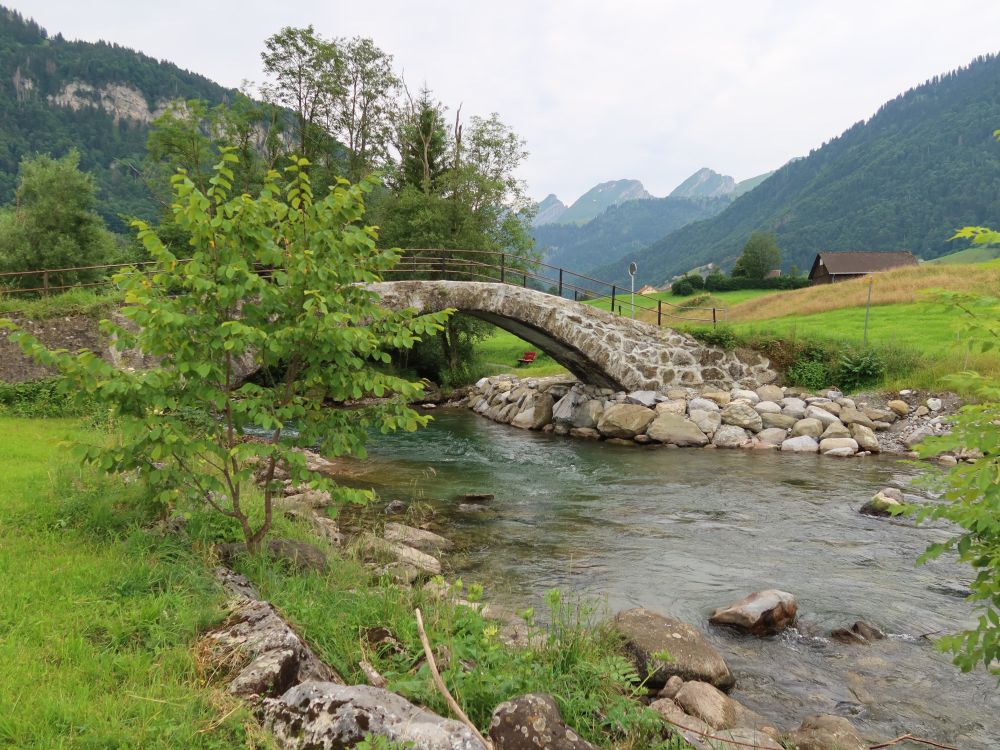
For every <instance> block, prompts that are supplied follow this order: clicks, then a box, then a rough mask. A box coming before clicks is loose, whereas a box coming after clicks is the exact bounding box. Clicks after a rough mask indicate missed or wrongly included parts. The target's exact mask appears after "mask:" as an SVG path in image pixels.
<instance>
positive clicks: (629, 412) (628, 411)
mask: <svg viewBox="0 0 1000 750" xmlns="http://www.w3.org/2000/svg"><path fill="white" fill-rule="evenodd" d="M655 417H656V412H655V411H653V410H652V409H647V408H646V407H645V406H639V405H637V404H614V405H613V406H609V407H608V408H607V409H605V410H604V413H603V414H602V415H601V419H600V421H599V422H598V423H597V430H598V431H599V432H600V433H601V434H602V435H604V437H609V438H634V437H635V436H636V435H639V434H640V433H643V432H645V431H646V428H647V427H648V426H649V423H650V422H652V421H653V419H654V418H655Z"/></svg>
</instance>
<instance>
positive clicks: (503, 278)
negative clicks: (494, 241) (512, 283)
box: [500, 253, 507, 284]
mask: <svg viewBox="0 0 1000 750" xmlns="http://www.w3.org/2000/svg"><path fill="white" fill-rule="evenodd" d="M500 283H501V284H506V283H507V253H500Z"/></svg>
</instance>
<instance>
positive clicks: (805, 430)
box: [792, 417, 823, 438]
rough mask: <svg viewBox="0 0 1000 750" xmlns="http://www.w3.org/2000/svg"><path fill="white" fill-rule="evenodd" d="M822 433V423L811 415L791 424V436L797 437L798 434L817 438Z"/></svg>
mask: <svg viewBox="0 0 1000 750" xmlns="http://www.w3.org/2000/svg"><path fill="white" fill-rule="evenodd" d="M822 434H823V423H822V422H820V421H819V420H818V419H813V418H812V417H806V418H804V419H800V420H799V421H798V422H796V423H795V424H794V425H792V437H799V436H800V435H808V436H809V437H811V438H818V437H819V436H820V435H822Z"/></svg>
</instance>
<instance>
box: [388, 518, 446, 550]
mask: <svg viewBox="0 0 1000 750" xmlns="http://www.w3.org/2000/svg"><path fill="white" fill-rule="evenodd" d="M382 536H383V537H384V538H385V539H386V541H389V542H399V543H400V544H405V545H407V546H409V547H413V548H414V549H418V550H420V551H421V552H441V551H443V550H447V549H451V547H452V544H451V541H449V540H448V539H445V538H444V537H443V536H441V535H440V534H435V533H434V532H433V531H426V530H424V529H417V528H414V527H413V526H405V525H403V524H401V523H394V522H392V521H390V522H389V523H387V524H386V525H385V531H384V533H383V535H382Z"/></svg>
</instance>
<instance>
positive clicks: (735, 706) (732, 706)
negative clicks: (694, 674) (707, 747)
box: [674, 680, 780, 738]
mask: <svg viewBox="0 0 1000 750" xmlns="http://www.w3.org/2000/svg"><path fill="white" fill-rule="evenodd" d="M674 703H676V704H677V705H678V706H680V707H681V708H682V709H683V710H684V713H686V714H688V715H689V716H696V717H697V718H699V719H701V720H702V721H703V722H705V723H706V724H708V726H710V727H712V729H736V728H737V727H744V728H747V729H756V730H760V731H763V732H766V733H768V734H773V735H774V737H775V738H777V737H779V736H780V734H779V732H778V730H777V729H775V728H774V727H773V726H771V722H769V721H768V720H767V719H765V718H764V717H763V716H761V715H760V714H757V713H754V712H753V711H751V710H750V709H749V708H747V707H746V706H744V705H743V704H742V703H739V702H738V701H735V700H733V699H732V698H730V697H729V696H728V695H726V694H725V693H723V692H722V691H721V690H719V689H718V688H717V687H715V686H713V685H709V684H708V683H707V682H698V681H697V680H692V681H690V682H685V683H684V684H683V685H681V689H680V690H678V691H677V694H676V695H675V696H674Z"/></svg>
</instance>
